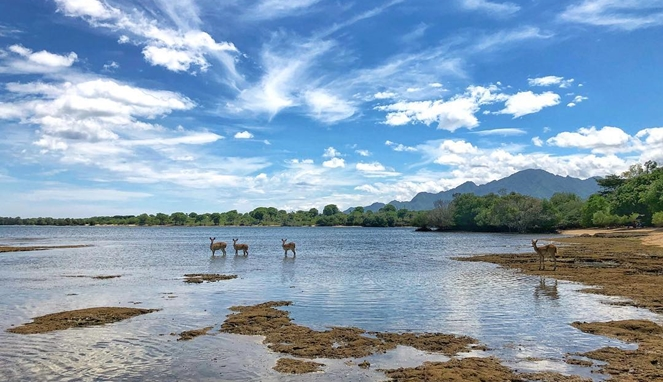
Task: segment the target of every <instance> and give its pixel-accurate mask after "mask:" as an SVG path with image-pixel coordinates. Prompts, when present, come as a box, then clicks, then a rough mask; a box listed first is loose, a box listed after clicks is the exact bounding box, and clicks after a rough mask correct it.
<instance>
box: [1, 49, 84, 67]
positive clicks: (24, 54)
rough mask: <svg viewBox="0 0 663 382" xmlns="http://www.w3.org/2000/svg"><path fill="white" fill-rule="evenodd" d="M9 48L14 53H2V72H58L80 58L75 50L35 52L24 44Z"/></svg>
mask: <svg viewBox="0 0 663 382" xmlns="http://www.w3.org/2000/svg"><path fill="white" fill-rule="evenodd" d="M8 50H9V52H11V53H14V55H10V54H6V55H5V57H3V56H2V55H1V54H0V60H1V61H0V73H10V74H22V73H28V74H32V73H34V74H38V73H42V74H47V73H56V72H60V71H62V70H65V69H67V68H69V67H71V66H72V65H73V64H74V62H76V61H77V60H78V55H77V54H76V53H74V52H70V53H68V54H66V55H59V54H55V53H50V52H47V51H45V50H42V51H39V52H33V51H32V50H30V49H28V48H26V47H24V46H22V45H12V46H10V47H9V48H8ZM1 52H2V51H0V53H1ZM3 58H4V59H3Z"/></svg>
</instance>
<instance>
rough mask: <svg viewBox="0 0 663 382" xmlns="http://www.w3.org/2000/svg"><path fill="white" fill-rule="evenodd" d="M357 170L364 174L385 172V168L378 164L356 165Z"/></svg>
mask: <svg viewBox="0 0 663 382" xmlns="http://www.w3.org/2000/svg"><path fill="white" fill-rule="evenodd" d="M356 168H357V170H359V171H365V172H378V171H384V170H386V169H385V167H384V166H383V165H382V164H381V163H380V162H372V163H357V165H356Z"/></svg>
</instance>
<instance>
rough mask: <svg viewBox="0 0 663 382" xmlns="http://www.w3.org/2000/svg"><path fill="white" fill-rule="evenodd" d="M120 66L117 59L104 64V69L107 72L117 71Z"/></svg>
mask: <svg viewBox="0 0 663 382" xmlns="http://www.w3.org/2000/svg"><path fill="white" fill-rule="evenodd" d="M119 68H120V64H118V63H117V62H115V61H111V62H109V63H107V64H104V67H103V70H104V71H105V72H113V71H115V70H116V69H119Z"/></svg>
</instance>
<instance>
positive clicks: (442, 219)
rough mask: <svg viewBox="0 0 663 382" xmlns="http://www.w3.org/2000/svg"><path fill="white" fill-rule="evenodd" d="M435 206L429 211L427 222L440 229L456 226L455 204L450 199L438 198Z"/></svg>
mask: <svg viewBox="0 0 663 382" xmlns="http://www.w3.org/2000/svg"><path fill="white" fill-rule="evenodd" d="M434 205H435V208H433V209H432V210H430V211H429V212H428V219H427V224H428V225H430V226H432V227H436V228H437V229H440V230H445V229H450V228H453V226H454V224H455V223H454V215H455V209H456V207H455V204H454V203H452V202H450V201H444V200H436V201H435V203H434Z"/></svg>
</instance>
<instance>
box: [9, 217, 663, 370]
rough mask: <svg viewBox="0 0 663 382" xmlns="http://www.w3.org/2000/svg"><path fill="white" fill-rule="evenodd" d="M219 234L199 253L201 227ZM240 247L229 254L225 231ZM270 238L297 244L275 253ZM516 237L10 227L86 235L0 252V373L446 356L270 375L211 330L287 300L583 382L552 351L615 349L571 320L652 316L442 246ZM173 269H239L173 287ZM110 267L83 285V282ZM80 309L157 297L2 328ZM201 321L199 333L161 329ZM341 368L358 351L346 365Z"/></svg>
mask: <svg viewBox="0 0 663 382" xmlns="http://www.w3.org/2000/svg"><path fill="white" fill-rule="evenodd" d="M210 236H212V237H216V238H217V241H219V240H223V241H226V242H228V243H229V246H228V248H229V250H228V255H227V256H225V257H223V256H219V255H220V254H221V253H220V252H217V256H216V257H215V258H212V257H211V252H210V250H209V239H208V237H210ZM233 237H238V238H239V239H240V242H245V243H248V244H249V245H250V249H249V256H248V257H243V256H235V254H234V250H232V249H231V248H232V240H231V239H232V238H233ZM281 238H287V239H290V240H292V241H295V242H296V243H297V257H296V258H293V257H292V254H291V253H289V255H288V257H287V258H286V257H284V256H283V250H282V249H281ZM532 238H533V237H532V236H529V235H500V234H472V233H416V232H414V231H413V230H412V229H410V228H404V229H398V228H389V229H379V228H375V229H373V228H331V227H330V228H322V227H317V228H311V227H306V228H282V227H260V228H259V227H250V228H249V227H232V228H225V227H224V228H218V227H177V228H176V227H150V228H148V227H16V226H8V227H7V226H0V245H64V244H93V246H92V247H86V248H72V249H57V250H48V251H34V252H15V253H4V254H0V380H11V381H33V380H52V381H58V380H141V381H142V380H160V381H164V380H165V381H170V380H173V381H174V380H180V381H181V380H196V381H200V380H237V381H245V380H256V381H258V380H260V381H263V380H275V381H290V380H292V381H299V380H301V381H312V380H315V381H332V380H339V379H351V380H357V381H362V380H365V381H378V380H384V375H383V374H381V373H379V372H377V371H375V369H376V368H381V367H382V368H388V367H401V366H416V365H418V364H420V363H421V362H422V361H423V360H446V359H447V358H446V357H444V356H440V355H430V354H426V353H425V352H420V351H417V350H414V349H412V348H409V347H399V348H398V349H396V350H394V351H392V352H388V353H387V354H384V355H376V356H371V357H367V358H366V359H368V360H369V362H371V364H372V367H371V369H369V370H363V369H360V368H358V367H357V366H356V365H355V366H348V365H346V364H345V362H346V361H347V360H321V362H323V363H325V364H326V365H327V366H326V367H325V372H324V373H318V374H310V375H304V376H289V375H281V374H279V373H277V372H275V371H273V370H272V369H271V368H272V367H273V365H274V364H275V361H276V359H278V358H279V355H277V354H273V353H270V352H269V351H268V350H267V348H266V346H265V345H263V344H261V338H258V337H248V336H237V335H229V334H221V333H219V332H218V329H219V327H220V324H221V323H222V322H223V321H224V319H225V316H226V315H227V314H229V313H230V311H229V310H228V307H230V306H232V305H253V304H256V303H261V302H265V301H271V300H289V301H293V303H294V304H293V305H292V306H290V307H287V308H286V309H287V310H288V311H290V312H291V317H292V318H293V319H294V321H295V323H297V324H301V325H305V326H309V327H312V328H314V329H319V330H324V329H325V328H327V327H329V326H357V327H360V328H362V329H365V330H367V331H398V332H403V331H412V332H443V333H455V334H464V335H469V336H472V337H474V338H477V339H478V340H479V341H480V342H481V343H483V344H485V345H487V346H488V347H489V348H490V349H491V350H489V351H487V352H481V353H480V355H495V356H497V357H499V358H500V359H502V360H503V362H504V363H506V364H507V365H509V366H512V367H514V368H517V369H518V370H521V371H522V370H532V371H535V370H553V371H559V372H563V373H573V374H580V375H584V376H587V377H592V378H594V379H599V378H600V377H599V376H596V375H592V374H591V369H589V368H583V367H578V366H571V365H567V364H566V363H564V362H563V358H564V356H565V355H566V354H567V353H574V352H585V351H589V350H592V349H596V348H599V347H602V346H621V347H628V346H629V345H626V344H623V343H621V342H619V341H615V340H610V339H607V338H604V337H599V336H592V335H589V334H585V333H582V332H580V331H579V330H577V329H575V328H573V327H571V326H570V325H569V323H571V322H573V321H607V320H618V319H631V318H646V319H652V320H654V321H657V322H660V321H661V320H660V317H659V316H657V315H654V314H653V313H650V312H648V311H645V310H639V309H635V308H631V307H620V306H613V305H607V304H604V303H601V301H605V300H608V298H606V297H601V296H596V295H588V294H582V293H579V292H577V290H578V289H581V288H582V287H583V286H582V285H578V284H573V283H568V282H557V283H556V282H555V280H553V279H551V278H548V279H540V278H538V277H532V276H526V275H523V274H520V273H518V272H515V271H512V270H508V269H503V268H498V267H497V266H495V265H492V264H487V263H475V262H458V261H454V260H451V259H450V257H453V256H466V255H471V254H477V253H513V252H529V251H531V247H530V240H531V239H532ZM186 273H222V274H236V275H238V276H239V278H237V279H234V280H229V281H220V282H216V283H204V284H186V283H184V282H183V281H182V279H183V277H182V276H183V275H184V274H186ZM98 275H121V276H122V277H120V278H114V279H107V280H97V279H92V278H89V277H72V276H98ZM95 306H130V307H140V308H161V309H162V310H161V311H159V312H156V313H150V314H147V315H143V316H138V317H135V318H132V319H130V320H126V321H123V322H119V323H115V324H111V325H106V326H103V327H92V328H84V329H69V330H65V331H60V332H52V333H46V334H36V335H28V336H26V335H18V334H12V333H8V332H6V331H5V330H6V329H8V328H9V327H11V326H12V325H14V326H16V325H20V324H23V323H26V322H29V321H30V319H31V318H32V317H35V316H41V315H44V314H48V313H54V312H59V311H65V310H72V309H80V308H87V307H95ZM212 325H214V329H212V330H211V331H210V332H209V335H206V336H202V337H198V338H195V339H194V340H192V341H180V342H178V341H176V339H177V336H174V335H172V334H174V333H179V332H182V331H184V330H190V329H199V328H202V327H206V326H212ZM354 361H355V363H358V362H361V360H354Z"/></svg>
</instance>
